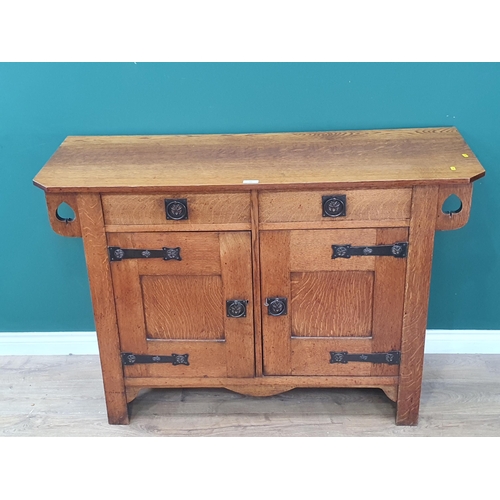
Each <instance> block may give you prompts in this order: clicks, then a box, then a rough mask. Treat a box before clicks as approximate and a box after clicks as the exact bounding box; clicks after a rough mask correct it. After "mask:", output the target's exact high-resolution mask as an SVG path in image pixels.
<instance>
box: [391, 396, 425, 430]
mask: <svg viewBox="0 0 500 500" xmlns="http://www.w3.org/2000/svg"><path fill="white" fill-rule="evenodd" d="M419 406H420V391H418V393H417V394H413V395H411V396H410V398H409V399H408V400H406V401H405V402H404V403H397V410H396V425H417V424H418V410H419Z"/></svg>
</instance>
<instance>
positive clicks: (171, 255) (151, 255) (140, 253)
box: [108, 247, 182, 262]
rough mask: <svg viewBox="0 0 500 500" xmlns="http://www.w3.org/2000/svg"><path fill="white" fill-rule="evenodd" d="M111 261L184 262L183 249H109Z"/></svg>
mask: <svg viewBox="0 0 500 500" xmlns="http://www.w3.org/2000/svg"><path fill="white" fill-rule="evenodd" d="M108 251H109V260H110V261H111V262H117V261H118V262H119V261H120V260H123V259H163V260H182V258H181V248H180V247H177V248H167V247H163V248H162V249H161V250H143V249H136V248H120V247H108Z"/></svg>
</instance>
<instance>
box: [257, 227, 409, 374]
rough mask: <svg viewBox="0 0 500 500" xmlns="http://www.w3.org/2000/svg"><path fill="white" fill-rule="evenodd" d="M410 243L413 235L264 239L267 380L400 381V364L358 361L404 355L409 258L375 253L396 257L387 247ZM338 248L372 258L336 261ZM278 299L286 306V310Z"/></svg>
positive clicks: (273, 234)
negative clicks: (311, 377) (307, 377)
mask: <svg viewBox="0 0 500 500" xmlns="http://www.w3.org/2000/svg"><path fill="white" fill-rule="evenodd" d="M407 236H408V231H407V229H406V228H394V229H333V230H292V231H264V232H262V233H261V240H260V241H261V264H262V298H263V301H264V302H265V303H266V301H267V304H269V306H265V305H264V307H263V310H262V325H263V339H264V373H265V374H266V375H360V376H367V375H372V376H373V375H396V374H398V372H399V366H398V365H395V364H387V363H385V362H382V363H379V362H378V361H379V360H380V358H378V357H374V356H366V357H363V358H361V359H359V360H358V361H353V360H352V359H353V357H352V355H361V354H366V355H372V354H373V353H391V351H399V350H400V348H401V327H402V318H403V299H404V287H405V272H406V258H404V257H403V258H401V257H395V256H393V255H388V256H375V255H371V254H370V251H371V252H372V253H373V254H375V253H384V252H386V251H390V248H389V247H385V246H386V245H387V246H389V245H393V244H395V243H402V242H407ZM333 245H337V246H344V245H351V247H363V248H360V249H358V250H357V252H356V249H353V253H359V252H362V251H363V249H364V250H365V252H364V253H362V255H358V256H355V255H352V256H351V257H350V258H342V257H336V258H333V255H334V250H333ZM381 245H383V246H384V247H379V248H378V250H377V249H375V248H373V247H376V246H381ZM365 247H372V250H370V249H369V248H368V249H365ZM398 248H400V247H398ZM403 248H404V246H403ZM340 253H341V254H342V252H340ZM403 254H404V252H403ZM276 299H286V310H285V311H284V310H283V308H282V307H281V306H280V300H278V302H274V303H273V301H275V300H276ZM281 302H282V303H283V301H281ZM273 313H274V314H276V313H282V314H280V315H277V316H273V315H272V314H273ZM335 353H340V354H345V353H347V354H348V355H349V356H347V357H346V356H342V355H341V356H339V355H336V354H335ZM347 359H349V361H348V362H347V363H346V362H345V361H346V360H347ZM388 359H390V360H392V361H394V356H393V357H392V358H391V357H390V356H389V358H388ZM396 359H397V354H396ZM339 360H341V361H342V362H339ZM365 360H368V361H365ZM370 360H375V361H377V362H371V361H370Z"/></svg>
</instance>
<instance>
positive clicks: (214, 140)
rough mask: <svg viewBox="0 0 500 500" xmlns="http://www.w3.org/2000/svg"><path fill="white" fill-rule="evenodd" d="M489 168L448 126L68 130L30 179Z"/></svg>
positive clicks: (180, 181) (194, 183)
mask: <svg viewBox="0 0 500 500" xmlns="http://www.w3.org/2000/svg"><path fill="white" fill-rule="evenodd" d="M484 174H485V171H484V169H483V167H482V166H481V164H480V163H479V161H478V160H477V158H476V157H475V155H474V153H473V152H472V151H471V150H470V148H469V147H468V146H467V144H466V143H465V141H464V139H463V137H462V136H461V135H460V133H459V132H458V130H457V129H456V128H453V127H451V128H418V129H389V130H360V131H342V132H307V133H306V132H304V133H276V134H234V135H168V136H167V135H163V136H162V135H156V136H80V137H78V136H75V137H67V138H66V140H65V141H64V142H63V143H62V144H61V146H60V147H59V149H58V150H57V151H56V152H55V153H54V155H53V156H52V158H51V159H50V160H49V161H48V162H47V164H46V165H45V166H44V167H43V169H42V170H41V171H40V172H39V173H38V175H37V176H36V177H35V179H34V181H33V182H34V184H35V185H36V186H39V187H40V188H42V189H44V190H45V191H47V192H120V191H123V192H125V191H132V190H135V189H141V191H150V192H154V191H161V190H164V189H172V188H174V189H177V190H181V189H186V190H190V191H196V190H206V189H207V188H208V189H210V188H212V189H218V190H226V191H234V190H249V189H293V188H298V187H307V188H314V187H315V186H317V187H322V188H324V187H326V186H331V187H342V188H349V187H353V188H355V187H389V186H414V185H422V184H464V183H469V182H472V181H474V180H476V179H478V178H480V177H482V176H483V175H484ZM247 181H250V182H247ZM255 181H258V183H257V182H255Z"/></svg>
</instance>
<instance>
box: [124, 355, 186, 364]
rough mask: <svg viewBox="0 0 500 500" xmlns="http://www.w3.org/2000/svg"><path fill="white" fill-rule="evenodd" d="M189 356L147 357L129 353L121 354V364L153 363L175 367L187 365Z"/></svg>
mask: <svg viewBox="0 0 500 500" xmlns="http://www.w3.org/2000/svg"><path fill="white" fill-rule="evenodd" d="M188 357H189V354H172V356H148V355H145V354H133V353H131V352H122V364H123V365H126V366H129V365H137V364H154V363H172V364H173V365H174V366H175V365H187V366H189V361H188Z"/></svg>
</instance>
